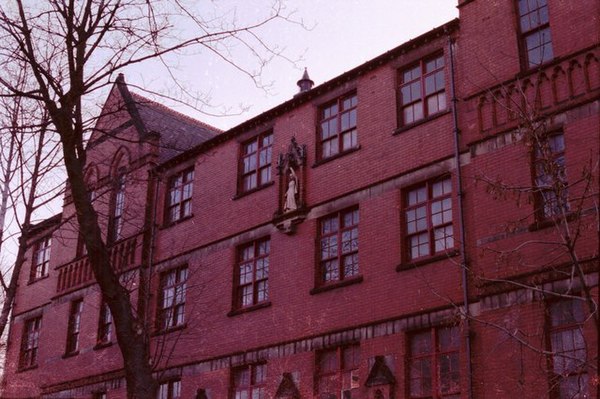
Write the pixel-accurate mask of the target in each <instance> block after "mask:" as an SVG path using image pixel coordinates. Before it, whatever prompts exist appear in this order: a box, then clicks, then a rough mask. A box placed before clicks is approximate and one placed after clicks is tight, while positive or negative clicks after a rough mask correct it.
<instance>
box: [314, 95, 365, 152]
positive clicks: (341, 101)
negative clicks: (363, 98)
mask: <svg viewBox="0 0 600 399" xmlns="http://www.w3.org/2000/svg"><path fill="white" fill-rule="evenodd" d="M347 100H350V103H349V104H348V106H346V101H347ZM332 107H335V112H333V111H332ZM345 115H349V116H348V126H347V127H346V128H344V127H343V121H344V117H345ZM352 115H354V119H352ZM317 119H318V121H317V157H316V158H317V162H321V161H326V160H329V159H334V158H336V157H339V156H342V155H344V154H347V153H349V152H352V151H354V150H357V149H358V148H359V147H360V146H359V143H358V94H357V92H356V90H353V91H351V92H348V93H345V94H343V95H341V96H338V97H337V98H335V99H333V100H330V101H328V102H326V103H324V104H322V105H320V106H319V107H318V114H317ZM332 123H333V124H334V127H333V128H332V125H331V124H332ZM324 126H327V137H323V136H324ZM330 129H331V130H333V132H331V131H330ZM348 135H349V136H350V144H349V146H348V147H345V146H344V143H345V137H347V136H348ZM333 142H335V143H336V148H337V150H336V152H330V153H328V154H325V153H324V150H325V148H326V146H325V143H333Z"/></svg>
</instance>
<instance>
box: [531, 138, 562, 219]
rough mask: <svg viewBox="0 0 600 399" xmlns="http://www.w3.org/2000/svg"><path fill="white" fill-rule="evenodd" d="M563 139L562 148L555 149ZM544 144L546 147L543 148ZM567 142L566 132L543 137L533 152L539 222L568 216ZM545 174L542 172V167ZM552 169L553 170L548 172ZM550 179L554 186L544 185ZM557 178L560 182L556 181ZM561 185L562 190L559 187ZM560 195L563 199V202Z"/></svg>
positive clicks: (536, 213) (535, 194)
mask: <svg viewBox="0 0 600 399" xmlns="http://www.w3.org/2000/svg"><path fill="white" fill-rule="evenodd" d="M557 138H559V143H560V146H561V148H559V149H558V150H556V149H554V148H553V145H555V144H556V143H557V142H556V141H555V139H557ZM540 145H541V146H542V148H541V149H540ZM565 153H566V142H565V135H564V133H563V132H562V131H556V132H551V133H548V134H546V135H543V136H540V139H539V140H538V141H537V142H535V143H534V145H533V146H532V150H531V159H532V161H531V162H532V176H533V187H534V198H535V200H534V205H535V216H536V218H537V219H538V221H545V220H551V219H554V218H557V217H561V216H563V212H564V215H567V214H568V213H569V211H570V206H569V190H568V186H569V184H568V179H567V175H566V154H565ZM539 165H541V168H542V171H541V172H540V166H539ZM544 169H549V170H544ZM548 176H549V179H550V183H551V185H550V187H548V185H547V184H546V185H545V184H543V183H540V181H541V180H545V179H546V178H548ZM555 179H556V180H555ZM558 180H560V184H561V185H562V187H560V186H558V184H559V182H558ZM559 195H560V200H559Z"/></svg>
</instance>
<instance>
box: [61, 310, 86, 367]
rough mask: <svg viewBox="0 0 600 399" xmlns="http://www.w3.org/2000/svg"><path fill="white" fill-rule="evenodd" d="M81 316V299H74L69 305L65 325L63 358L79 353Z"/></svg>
mask: <svg viewBox="0 0 600 399" xmlns="http://www.w3.org/2000/svg"><path fill="white" fill-rule="evenodd" d="M82 314H83V298H79V299H74V300H72V301H71V303H70V308H69V320H68V324H67V343H66V345H65V356H72V355H76V354H78V353H79V348H80V342H79V336H80V334H81V316H82Z"/></svg>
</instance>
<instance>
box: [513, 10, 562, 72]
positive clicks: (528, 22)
mask: <svg viewBox="0 0 600 399" xmlns="http://www.w3.org/2000/svg"><path fill="white" fill-rule="evenodd" d="M518 2H519V25H520V27H521V42H522V46H523V50H524V52H525V56H526V60H525V61H526V64H527V67H528V68H534V67H537V66H540V65H541V64H543V63H545V62H547V61H549V60H551V59H552V58H553V57H554V54H553V51H552V37H551V35H550V25H549V23H548V4H547V1H546V0H518Z"/></svg>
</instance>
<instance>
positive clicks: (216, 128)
mask: <svg viewBox="0 0 600 399" xmlns="http://www.w3.org/2000/svg"><path fill="white" fill-rule="evenodd" d="M131 95H132V96H133V97H136V100H139V99H141V100H144V101H145V102H148V103H150V104H151V105H153V106H156V107H158V108H160V109H162V110H164V111H166V112H169V113H171V114H173V115H174V116H177V117H180V118H183V119H186V120H188V121H190V122H193V123H194V124H196V125H199V126H201V127H204V128H206V129H210V130H213V131H215V132H217V133H222V132H223V131H224V130H222V129H219V128H218V127H215V126H212V125H209V124H208V123H206V122H202V121H201V120H198V119H196V118H193V117H191V116H189V115H186V114H184V113H182V112H179V111H176V110H174V109H172V108H169V107H167V106H166V105H164V104H161V103H159V102H156V101H154V100H151V99H149V98H148V97H144V96H142V95H141V94H138V93H135V92H131ZM142 104H143V103H142Z"/></svg>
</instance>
